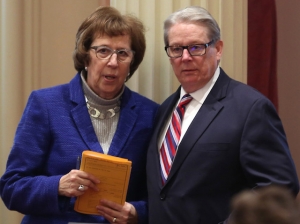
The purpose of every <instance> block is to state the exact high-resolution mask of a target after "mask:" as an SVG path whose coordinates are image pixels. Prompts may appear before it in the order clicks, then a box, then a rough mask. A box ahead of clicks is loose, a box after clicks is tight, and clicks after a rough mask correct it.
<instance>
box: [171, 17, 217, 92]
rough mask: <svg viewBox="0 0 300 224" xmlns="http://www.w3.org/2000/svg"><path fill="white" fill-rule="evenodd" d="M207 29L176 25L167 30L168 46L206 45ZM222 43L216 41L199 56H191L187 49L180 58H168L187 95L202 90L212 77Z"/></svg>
mask: <svg viewBox="0 0 300 224" xmlns="http://www.w3.org/2000/svg"><path fill="white" fill-rule="evenodd" d="M210 41H211V40H210V39H208V29H207V28H206V27H204V26H200V25H196V24H186V23H177V24H175V25H173V26H172V27H171V29H170V30H169V46H176V45H177V46H187V45H193V44H207V43H209V42H210ZM222 48H223V42H222V41H217V42H216V43H214V44H212V45H210V46H209V47H207V48H206V53H205V54H204V55H201V56H191V55H190V54H189V52H188V50H187V49H184V50H183V54H182V57H179V58H170V62H171V65H172V67H173V70H174V73H175V75H176V77H177V79H178V81H179V82H180V83H181V85H182V87H183V88H184V90H185V91H186V92H188V93H191V92H195V91H196V90H198V89H200V88H202V87H203V86H204V85H205V84H206V83H207V82H208V81H209V80H210V79H211V78H212V77H213V75H214V73H215V71H216V69H217V66H218V61H219V60H220V59H221V55H222Z"/></svg>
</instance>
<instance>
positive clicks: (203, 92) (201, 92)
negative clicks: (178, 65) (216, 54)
mask: <svg viewBox="0 0 300 224" xmlns="http://www.w3.org/2000/svg"><path fill="white" fill-rule="evenodd" d="M219 75H220V67H219V66H218V67H217V69H216V71H215V73H214V75H213V77H212V78H211V79H210V80H209V81H208V83H206V84H205V86H203V87H202V88H201V89H198V90H196V91H195V92H192V93H190V95H191V96H192V97H193V99H194V100H196V101H197V102H198V103H200V104H203V102H204V101H205V99H206V97H207V95H208V94H209V92H210V90H211V89H212V87H213V86H214V84H215V82H216V81H217V79H218V77H219ZM185 94H187V92H186V91H185V90H184V89H183V88H182V87H181V90H180V99H181V98H182V97H183V96H184V95H185Z"/></svg>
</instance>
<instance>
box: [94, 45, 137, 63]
mask: <svg viewBox="0 0 300 224" xmlns="http://www.w3.org/2000/svg"><path fill="white" fill-rule="evenodd" d="M94 49H95V48H94ZM95 50H96V56H97V58H99V59H109V58H110V57H111V55H112V54H114V53H116V54H117V59H118V60H119V61H123V62H130V61H131V60H132V57H133V53H132V51H130V50H127V49H121V50H112V49H110V48H109V47H105V46H100V47H97V48H96V49H95Z"/></svg>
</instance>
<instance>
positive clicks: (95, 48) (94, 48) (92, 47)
mask: <svg viewBox="0 0 300 224" xmlns="http://www.w3.org/2000/svg"><path fill="white" fill-rule="evenodd" d="M99 47H105V48H107V49H109V50H111V54H110V55H109V56H107V58H99V57H98V56H97V49H98V48H99ZM90 49H93V50H95V54H96V57H97V58H98V59H100V60H110V58H111V56H112V55H113V54H116V55H117V60H118V61H119V62H123V63H131V62H132V61H133V57H134V54H135V51H133V50H129V49H126V48H122V49H118V50H113V49H111V48H110V47H107V46H103V45H98V46H91V47H90ZM120 51H126V52H132V58H131V61H128V62H126V61H122V60H120V59H119V57H118V53H119V52H120Z"/></svg>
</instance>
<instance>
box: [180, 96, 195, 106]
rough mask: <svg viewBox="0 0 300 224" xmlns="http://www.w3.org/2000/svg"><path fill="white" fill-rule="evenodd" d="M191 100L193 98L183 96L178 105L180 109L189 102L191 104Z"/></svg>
mask: <svg viewBox="0 0 300 224" xmlns="http://www.w3.org/2000/svg"><path fill="white" fill-rule="evenodd" d="M192 99H193V97H192V96H191V95H190V94H185V95H184V96H183V97H182V98H181V100H180V103H179V106H180V107H184V106H185V105H187V104H188V103H189V102H191V100H192Z"/></svg>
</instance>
